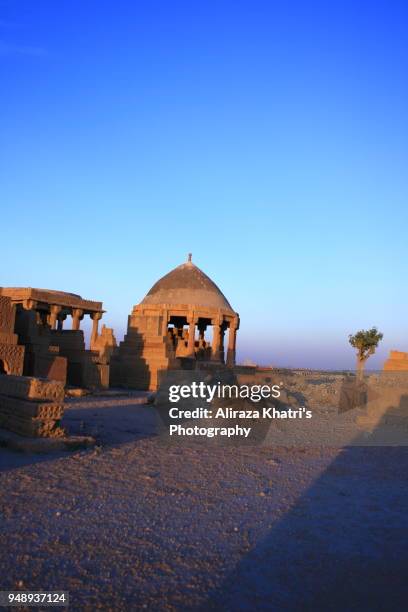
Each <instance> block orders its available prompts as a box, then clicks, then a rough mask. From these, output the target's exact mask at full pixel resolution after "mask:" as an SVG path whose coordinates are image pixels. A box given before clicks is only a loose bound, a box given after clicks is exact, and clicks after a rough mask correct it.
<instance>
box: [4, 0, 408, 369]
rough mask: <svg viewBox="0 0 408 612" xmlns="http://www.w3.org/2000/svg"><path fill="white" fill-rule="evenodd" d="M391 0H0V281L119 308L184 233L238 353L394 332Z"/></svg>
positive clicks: (116, 319) (400, 99)
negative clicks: (223, 302)
mask: <svg viewBox="0 0 408 612" xmlns="http://www.w3.org/2000/svg"><path fill="white" fill-rule="evenodd" d="M407 30H408V5H407V3H406V2H393V1H387V2H385V1H384V2H375V1H374V2H355V1H353V2H348V1H342V2H336V1H334V2H330V3H327V2H313V1H311V2H307V3H306V2H300V1H298V2H296V1H294V2H288V3H281V2H279V3H278V2H273V1H264V2H259V1H257V0H251V1H250V2H249V1H246V2H242V1H234V2H231V1H222V0H219V1H217V2H215V1H208V2H179V1H177V0H175V1H174V2H156V1H149V2H137V1H136V2H130V1H128V2H125V1H120V0H119V1H116V2H103V1H100V0H98V1H96V0H89V1H88V2H83V1H82V0H81V1H79V0H71V1H70V2H64V1H62V2H58V3H56V2H51V1H48V0H43V1H42V2H32V1H31V0H30V1H18V0H14V1H1V0H0V83H1V85H0V87H1V96H0V202H1V225H2V240H1V245H2V274H1V277H0V284H2V285H5V286H8V285H19V286H34V287H48V288H53V289H61V290H66V291H73V292H76V293H80V294H81V295H82V296H83V297H87V298H89V299H99V300H103V302H104V305H105V308H106V309H107V311H108V313H107V315H106V316H105V319H106V320H105V322H106V323H107V324H109V325H110V326H113V327H114V329H115V331H116V332H117V335H118V336H119V337H121V336H122V335H123V332H124V329H125V327H126V320H127V315H128V313H129V312H130V310H131V307H132V305H133V304H135V303H137V302H139V301H140V300H141V299H142V298H143V296H144V294H145V293H146V292H147V291H148V289H149V288H150V286H151V285H152V284H153V283H154V282H155V280H157V278H159V277H160V276H162V275H163V274H165V273H166V272H167V271H169V270H170V269H171V268H173V267H174V266H176V265H178V264H179V263H182V262H183V261H184V260H185V258H186V255H187V253H188V252H190V251H192V252H193V260H194V261H195V263H196V264H197V265H199V266H200V267H201V268H202V269H203V270H204V271H205V272H206V273H207V274H209V276H211V277H212V278H213V279H214V280H215V282H217V284H219V286H220V287H221V289H222V290H223V291H224V293H225V294H226V295H227V297H228V298H229V300H230V302H231V303H232V305H233V306H234V308H235V309H236V310H238V311H239V312H240V315H241V330H240V332H239V338H238V349H239V358H240V359H245V358H251V359H253V360H254V361H258V362H260V363H264V364H269V363H272V364H277V365H294V366H305V367H329V368H341V367H350V366H352V365H353V364H354V355H353V351H352V349H351V347H349V346H348V343H347V336H348V334H349V333H350V332H353V331H356V330H357V329H360V328H362V327H371V326H372V325H377V326H378V327H379V328H380V329H381V331H383V332H384V341H383V343H382V347H381V349H380V350H379V351H378V354H377V355H376V356H374V357H373V358H372V359H371V362H370V363H371V366H372V367H381V366H382V363H383V361H384V359H385V356H386V353H387V351H388V350H389V349H390V348H396V349H400V350H407V351H408V289H407V274H406V266H407V261H408V252H407V251H408V246H407V244H408V241H407V227H408V212H407V196H408V173H407V167H408V163H407V162H408V159H407V158H408V154H407V151H408V149H407V142H408V110H407V109H408V96H407V93H408V85H407V74H408V71H407V59H408V48H407V47H408V43H407V40H408V37H407V33H408V32H407Z"/></svg>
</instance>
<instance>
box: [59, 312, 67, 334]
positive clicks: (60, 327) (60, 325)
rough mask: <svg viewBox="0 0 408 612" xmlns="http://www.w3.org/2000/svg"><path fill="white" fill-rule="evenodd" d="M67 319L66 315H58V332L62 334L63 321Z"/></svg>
mask: <svg viewBox="0 0 408 612" xmlns="http://www.w3.org/2000/svg"><path fill="white" fill-rule="evenodd" d="M66 318H67V315H66V314H59V315H58V317H57V329H58V331H59V332H62V330H63V328H64V321H65V319H66Z"/></svg>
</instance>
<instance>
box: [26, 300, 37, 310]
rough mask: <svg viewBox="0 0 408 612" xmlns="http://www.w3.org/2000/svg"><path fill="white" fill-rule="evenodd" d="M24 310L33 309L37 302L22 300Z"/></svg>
mask: <svg viewBox="0 0 408 612" xmlns="http://www.w3.org/2000/svg"><path fill="white" fill-rule="evenodd" d="M23 308H24V310H35V309H36V308H37V302H36V301H35V300H31V299H29V300H24V301H23Z"/></svg>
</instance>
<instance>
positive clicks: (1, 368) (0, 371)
mask: <svg viewBox="0 0 408 612" xmlns="http://www.w3.org/2000/svg"><path fill="white" fill-rule="evenodd" d="M5 374H8V367H7V364H6V362H5V361H3V360H2V359H0V376H3V375H5Z"/></svg>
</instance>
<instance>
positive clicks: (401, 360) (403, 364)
mask: <svg viewBox="0 0 408 612" xmlns="http://www.w3.org/2000/svg"><path fill="white" fill-rule="evenodd" d="M384 370H386V371H387V370H388V371H394V372H400V371H402V372H404V371H405V372H407V371H408V353H404V352H403V351H390V356H389V357H388V359H387V361H386V362H385V364H384Z"/></svg>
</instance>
